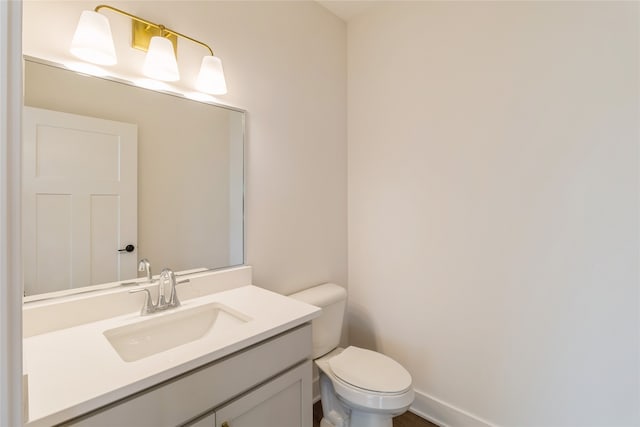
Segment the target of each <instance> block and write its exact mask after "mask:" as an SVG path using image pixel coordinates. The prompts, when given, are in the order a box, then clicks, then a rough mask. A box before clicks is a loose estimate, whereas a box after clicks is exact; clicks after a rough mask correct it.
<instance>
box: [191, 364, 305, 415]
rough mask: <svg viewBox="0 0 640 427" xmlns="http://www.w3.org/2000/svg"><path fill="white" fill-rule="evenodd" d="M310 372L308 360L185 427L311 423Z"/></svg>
mask: <svg viewBox="0 0 640 427" xmlns="http://www.w3.org/2000/svg"><path fill="white" fill-rule="evenodd" d="M310 372H311V362H310V361H307V362H305V363H303V364H301V365H298V366H297V367H295V368H293V369H291V370H289V371H287V372H285V373H283V374H282V375H279V376H278V377H276V378H274V379H272V380H271V381H269V382H267V383H265V384H263V385H261V386H259V387H256V388H255V389H253V390H251V391H250V392H248V393H246V394H244V395H242V396H240V397H238V398H237V399H234V400H233V401H231V402H229V403H227V404H226V405H223V406H221V407H220V408H217V409H216V410H215V411H214V412H213V413H211V414H207V415H205V416H204V417H202V418H199V419H197V420H195V421H194V422H192V423H188V424H187V425H185V427H257V426H261V427H302V426H310V420H311V414H310V412H309V410H310V402H311V384H310V380H311V378H310Z"/></svg>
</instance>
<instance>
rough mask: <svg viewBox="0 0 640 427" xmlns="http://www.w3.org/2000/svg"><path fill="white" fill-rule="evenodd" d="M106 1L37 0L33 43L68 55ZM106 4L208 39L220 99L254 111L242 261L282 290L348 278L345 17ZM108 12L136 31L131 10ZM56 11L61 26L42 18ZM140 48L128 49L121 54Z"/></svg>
mask: <svg viewBox="0 0 640 427" xmlns="http://www.w3.org/2000/svg"><path fill="white" fill-rule="evenodd" d="M97 4H98V3H97V2H96V3H95V4H90V3H87V2H86V1H83V2H71V1H61V2H54V1H43V2H36V1H30V0H28V1H27V2H26V3H25V5H24V18H25V19H24V22H25V24H24V25H25V36H24V52H25V53H26V54H29V55H33V56H36V57H45V58H46V59H51V60H56V59H57V60H60V57H64V56H65V55H66V56H67V57H68V56H69V55H68V53H67V47H68V45H69V43H70V40H71V37H72V35H73V31H74V29H75V25H76V23H77V20H78V18H79V15H80V11H81V10H84V9H91V8H93V7H95V6H96V5H97ZM109 4H110V5H112V6H115V7H118V8H121V9H123V10H126V11H127V12H130V13H134V14H137V15H140V16H141V17H143V18H147V19H150V20H152V21H155V22H158V23H161V24H164V25H165V26H167V27H169V28H173V29H175V30H177V31H180V32H183V33H185V34H186V35H188V36H192V37H194V38H196V39H201V40H203V41H205V42H206V43H208V44H210V45H211V46H212V47H213V49H214V52H215V53H216V55H218V56H220V57H221V58H222V61H223V64H224V68H225V74H226V78H227V85H228V88H229V93H228V95H226V96H223V97H220V100H221V101H222V102H226V103H228V104H231V105H234V106H238V107H241V108H244V109H246V110H247V111H248V120H247V138H248V139H247V145H246V153H245V155H246V158H245V159H246V167H247V178H248V181H247V183H246V186H247V194H246V198H245V207H246V219H245V220H246V222H245V224H246V260H245V261H246V263H248V264H251V265H252V266H253V267H254V283H255V284H257V285H260V286H263V287H266V288H268V289H272V290H275V291H278V292H282V293H290V292H294V291H297V290H300V289H302V288H304V287H307V286H311V285H314V284H317V283H321V282H324V281H335V282H337V283H341V284H346V270H347V267H346V251H347V249H346V241H347V237H346V223H347V218H346V203H347V202H346V187H347V186H346V73H345V71H346V43H345V40H346V25H345V23H344V22H342V21H341V20H339V19H338V18H336V17H335V16H333V15H331V14H330V13H329V12H328V11H326V10H325V9H323V8H322V7H321V6H319V5H317V4H316V3H315V2H311V1H300V2H271V1H265V2H262V1H261V2H244V1H231V2H217V1H216V2H214V1H207V2H203V1H161V2H157V1H142V2H120V1H116V2H109ZM104 14H105V15H107V16H108V17H109V20H110V22H111V25H112V29H113V32H114V37H115V38H116V39H118V38H120V39H123V40H121V41H122V43H124V44H126V43H128V42H127V37H128V34H129V32H128V31H129V30H128V29H127V27H126V26H127V25H128V20H127V19H126V18H124V17H122V16H120V15H116V14H114V13H112V12H109V11H105V12H104ZM50 22H55V23H56V30H55V31H43V30H42V28H43V27H42V26H39V25H40V24H42V25H44V27H48V26H49V25H50ZM120 27H124V30H123V31H120V30H118V29H117V28H120ZM34 34H36V35H35V36H34ZM38 34H39V36H37V35H38ZM43 34H46V37H42V35H43ZM116 43H118V40H116ZM189 45H190V43H188V42H185V41H180V42H179V47H178V57H179V62H181V67H183V68H181V74H182V75H183V76H184V79H185V80H186V81H187V82H189V81H190V80H189V79H192V78H193V75H194V74H195V73H196V72H197V68H198V66H199V65H198V63H196V64H192V65H189V64H187V65H184V64H185V63H188V60H189V58H191V57H192V56H194V55H195V56H197V55H202V54H203V52H202V51H200V52H199V53H198V52H197V51H194V47H193V46H189ZM198 48H199V49H202V48H200V47H199V46H197V45H195V49H196V50H197V49H198ZM194 52H195V53H194ZM119 53H120V52H119ZM204 53H206V52H204ZM142 57H143V54H142V53H139V52H136V51H127V53H126V54H125V55H124V56H123V57H122V58H121V62H122V63H123V64H137V65H140V64H141V58H142ZM127 61H128V62H127ZM122 67H125V66H124V65H122ZM125 68H126V67H125ZM151 261H152V262H153V260H151Z"/></svg>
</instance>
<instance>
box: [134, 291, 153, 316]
mask: <svg viewBox="0 0 640 427" xmlns="http://www.w3.org/2000/svg"><path fill="white" fill-rule="evenodd" d="M136 292H144V293H145V294H144V305H143V306H142V309H141V310H140V315H141V316H146V315H148V314H151V313H153V312H154V311H156V306H155V305H153V300H152V299H151V292H149V289H147V288H141V289H131V290H130V291H129V293H130V294H134V293H136Z"/></svg>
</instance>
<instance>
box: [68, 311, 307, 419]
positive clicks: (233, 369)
mask: <svg viewBox="0 0 640 427" xmlns="http://www.w3.org/2000/svg"><path fill="white" fill-rule="evenodd" d="M310 356H311V326H310V324H309V323H306V324H303V325H301V326H299V327H296V328H293V329H291V330H289V331H287V332H284V333H282V334H280V335H277V336H275V337H273V338H270V339H267V340H265V341H262V342H260V343H258V344H255V345H253V346H251V347H249V348H246V349H241V350H239V351H237V352H235V353H232V354H230V355H229V356H227V357H225V358H223V359H221V360H216V361H214V362H211V363H208V364H205V365H204V366H201V367H199V368H197V369H194V370H192V371H190V372H187V373H186V374H183V375H180V376H178V377H176V378H172V379H170V380H168V381H164V382H162V383H160V384H158V385H156V386H153V387H151V388H149V389H146V390H144V391H142V392H139V393H137V394H134V395H132V396H129V397H127V398H125V399H121V400H118V401H116V402H114V403H112V404H110V405H108V406H106V407H103V408H100V409H97V410H95V411H93V412H91V413H89V414H86V415H82V416H80V417H77V418H75V419H72V420H70V421H67V422H64V423H63V425H69V426H78V427H101V426H104V427H113V426H123V427H125V426H132V427H133V426H135V427H145V426H149V427H162V426H191V427H194V426H195V427H205V426H206V427H214V426H215V427H223V426H224V427H227V426H228V427H311V425H312V402H311V399H312V397H311V364H312V362H311V360H310Z"/></svg>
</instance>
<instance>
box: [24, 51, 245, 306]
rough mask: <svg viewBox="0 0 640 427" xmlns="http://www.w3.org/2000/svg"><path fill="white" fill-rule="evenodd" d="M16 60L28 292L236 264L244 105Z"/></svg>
mask: <svg viewBox="0 0 640 427" xmlns="http://www.w3.org/2000/svg"><path fill="white" fill-rule="evenodd" d="M24 70H25V79H24V81H25V98H24V103H25V114H24V117H25V120H24V129H23V135H24V136H23V247H24V254H23V255H24V256H23V258H24V268H25V271H24V277H25V284H24V289H25V296H27V297H30V298H29V299H34V298H39V297H42V296H45V297H46V296H47V295H52V294H51V293H52V292H59V291H64V290H68V289H78V288H83V289H86V288H85V287H86V286H92V285H98V284H103V283H108V282H113V283H114V285H117V284H118V283H119V282H124V281H128V280H131V279H134V278H136V277H137V276H138V271H137V265H138V261H139V260H140V259H142V258H147V259H148V260H150V262H151V265H152V268H155V270H156V273H157V272H159V271H160V269H161V268H165V267H169V268H172V269H173V270H174V271H191V270H194V269H215V268H222V267H228V266H233V265H239V264H242V263H243V253H244V249H243V187H244V184H243V182H244V181H243V163H244V162H243V146H244V114H245V113H244V112H243V111H241V110H238V109H233V108H229V107H222V106H219V105H212V104H208V103H203V102H198V101H194V100H190V99H187V98H184V97H181V96H174V95H172V94H168V93H161V92H157V91H152V90H147V89H143V88H140V87H136V86H132V85H129V84H126V83H124V82H120V81H114V80H109V79H104V78H98V77H94V76H87V75H83V74H79V73H76V72H74V71H70V70H68V69H65V68H63V67H59V66H56V65H55V64H51V63H47V62H45V61H40V60H37V59H35V58H25V68H24ZM140 274H143V273H140ZM54 295H55V294H54Z"/></svg>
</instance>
